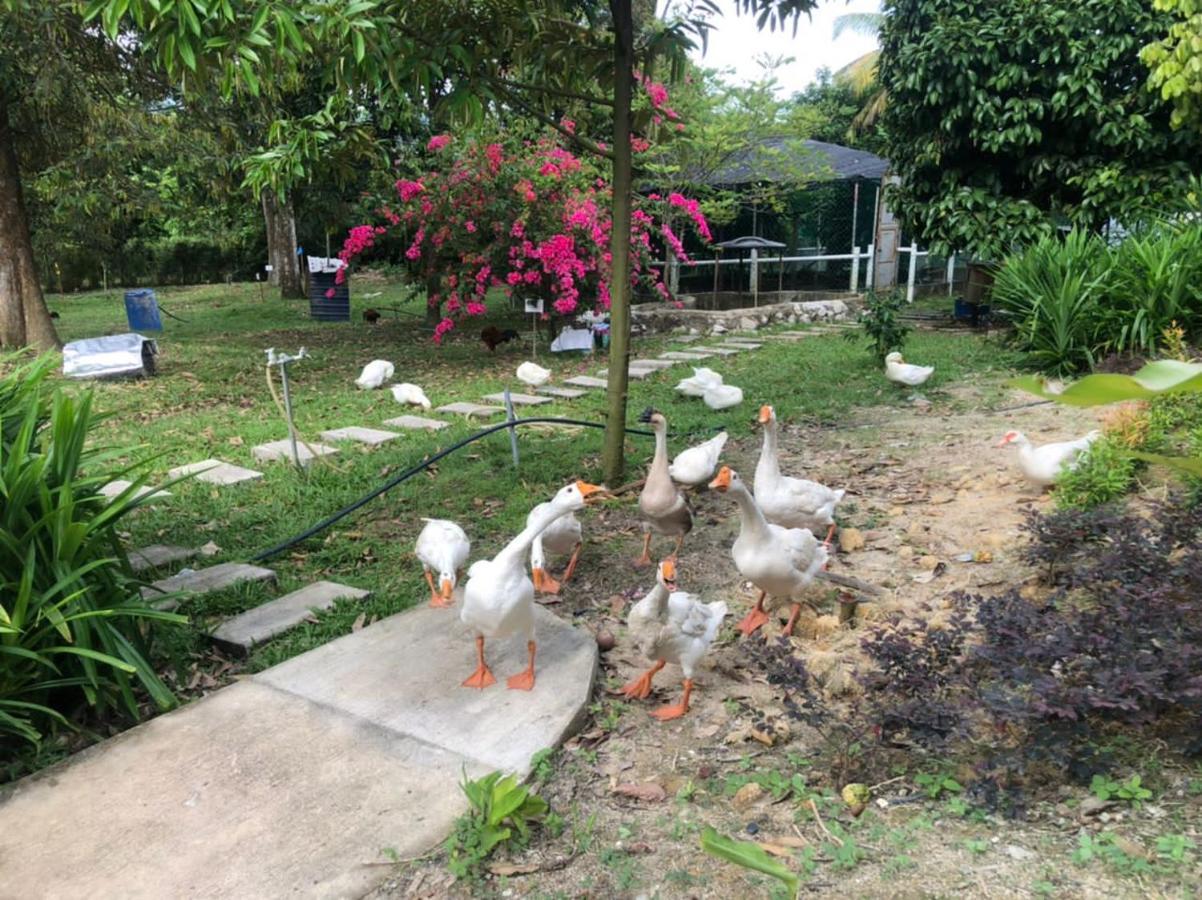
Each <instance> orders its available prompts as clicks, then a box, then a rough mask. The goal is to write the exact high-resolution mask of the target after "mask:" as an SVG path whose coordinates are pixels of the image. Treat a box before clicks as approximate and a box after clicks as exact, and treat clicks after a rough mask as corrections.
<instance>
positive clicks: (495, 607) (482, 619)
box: [459, 481, 600, 691]
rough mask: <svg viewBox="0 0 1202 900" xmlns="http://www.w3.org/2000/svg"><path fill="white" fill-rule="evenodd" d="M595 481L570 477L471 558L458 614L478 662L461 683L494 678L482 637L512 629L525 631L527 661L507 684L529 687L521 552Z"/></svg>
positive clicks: (527, 588)
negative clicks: (513, 530)
mask: <svg viewBox="0 0 1202 900" xmlns="http://www.w3.org/2000/svg"><path fill="white" fill-rule="evenodd" d="M599 490H600V488H599V487H597V486H596V485H592V484H588V483H587V482H584V481H575V482H573V483H572V484H569V485H567V486H565V487H563V488H561V489H560V490H559V492H558V493H557V494H556V495H555V496H554V497H552V498H551V500H550V502H548V503H544V504H542V506H543V511H542V512H541V513H540V514H539V515H538V516H534V517H532V518H534V521H533V522H528V523H527V525H526V527H525V528H524V529H523V530H522V531H521V533H520V534H518V535H517V536H516V537H515V538H514V539H513V540H511V541H510V542H509V543H508V544H506V545H505V547H504V549H502V550H501V552H500V553H498V554H497V555H496V556H494V557H493V558H492V559H481V560H477V561H476V562H474V563H472V567H471V568H470V569H468V571H467V584H466V585H464V588H463V609H462V610H461V611H460V613H459V616H460V618H461V619H463V621H464V623H465V624H466V625H467V626H468V627H470V628H471V629H472V630H473V631H475V632H476V658H477V660H478V665H477V666H476V671H475V672H473V673H472V674H471V675H470V676H469V677H468V679H467V680H466V681H464V682H463V686H464V687H474V688H486V687H488V686H489V685H490V684H495V683H496V679H495V678H494V677H493V674H492V672H490V671H489V670H488V666H486V665H485V664H484V639H485V638H486V637H489V638H504V637H508V636H510V635H512V634H524V635H525V636H526V649H527V652H528V653H529V654H530V662H529V665H528V666H527V667H526V669H525V671H523V672H520V673H519V674H517V675H514V676H513V677H511V678H510V679H509V680H508V682H507V684H508V686H509V687H510V688H511V689H512V690H519V691H528V690H531V689H532V688H533V687H534V655H535V651H536V645H535V641H534V585H533V583H531V581H530V577H529V576H528V575H527V574H526V567H525V565H524V561H525V557H526V551H527V550H529V549H530V545H531V544H532V543H534V539H535V537H537V536H538V534H539V532H541V531H542V530H543V529H544V528H546V527H547V526H548V525H550V524H551V523H552V522H554V521H555V520H556V519H558V518H559V517H560V516H562V515H566V514H567V513H569V512H573V511H575V510H578V509H584V505H585V501H586V498H588V497H589V496H590V495H592V494H594V493H596V492H597V491H599Z"/></svg>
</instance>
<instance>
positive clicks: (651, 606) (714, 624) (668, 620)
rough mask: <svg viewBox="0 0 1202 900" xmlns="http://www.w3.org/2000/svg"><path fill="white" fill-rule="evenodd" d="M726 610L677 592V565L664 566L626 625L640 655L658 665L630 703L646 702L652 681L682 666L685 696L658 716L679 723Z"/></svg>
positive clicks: (631, 693) (631, 687)
mask: <svg viewBox="0 0 1202 900" xmlns="http://www.w3.org/2000/svg"><path fill="white" fill-rule="evenodd" d="M725 618H726V604H725V603H723V602H722V601H721V600H718V601H715V602H713V603H702V602H701V601H700V599H698V597H697V595H696V594H689V593H685V592H684V591H678V590H676V561H675V560H673V559H665V560H662V561H661V562H660V564H659V569H658V571H657V572H656V574H655V587H653V588H652V589H651V592H650V593H648V594H647V596H645V597H644V598H643V599H642V600H640V601H639V602H638V603H636V604H635V605H634V606H633V607H632V608H631V610H630V615H629V616H628V617H627V619H626V625H627V627H628V628H629V629H630V634H631V636H632V637H633V638H634V640H635V642H636V643H637V644H638V648H639V652H640V653H642V654H643V656H645V657H647V659H649V660H652V661H653V662H654V665H653V666H652V667H651V668H650V669H648V670H647V671H646V672H644V673H643V674H642V675H641V676H639V677H638V678H636V679H635V680H634V681H632V682H630V684H628V685H626V686H625V687H624V688H622V693H623V694H625V695H626V699H627V700H635V699H637V700H645V699H647V697H648V696H649V695H650V693H651V679H652V678H654V677H655V673H656V672H658V671H659V670H660V669H662V668H663V667H664V665H665V664H666V663H679V664H680V667H681V669H682V670H684V694H683V696H682V697H681V699H680V703H678V704H676V705H675V706H664V707H661V708H660V709H656V710H653V711H652V713H651V715H653V716H655V718H657V719H659V720H660V721H666V720H668V719H677V718H679V717H680V716H683V715H684V714H685V713H686V712H688V711H689V696H690V695H691V694H692V693H693V673H694V671H696V668H697V664H698V663H699V662H701V659H702V658H703V657H704V656H705V654H706V651H708V650H709V648H710V644H712V643H713V642H714V638H715V637H717V636H718V629H719V628H721V627H722V620H723V619H725Z"/></svg>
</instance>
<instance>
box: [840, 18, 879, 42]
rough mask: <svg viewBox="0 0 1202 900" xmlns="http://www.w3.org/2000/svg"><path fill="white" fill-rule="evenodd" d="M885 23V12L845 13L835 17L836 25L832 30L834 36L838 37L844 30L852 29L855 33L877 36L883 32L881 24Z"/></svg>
mask: <svg viewBox="0 0 1202 900" xmlns="http://www.w3.org/2000/svg"><path fill="white" fill-rule="evenodd" d="M884 24H885V14H884V13H879V12H875V13H872V12H857V13H844V14H843V15H841V16H839V17H838V18H837V19H835V27H834V30H833V32H832V36H833V37H835V38H838V37H839V36H840V35H841V34H843V32H845V31H850V32H852V33H853V34H862V35H864V36H865V37H876V36H877V35H878V34H880V33H881V26H882V25H884Z"/></svg>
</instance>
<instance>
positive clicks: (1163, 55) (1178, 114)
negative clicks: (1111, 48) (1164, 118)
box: [1140, 0, 1202, 130]
mask: <svg viewBox="0 0 1202 900" xmlns="http://www.w3.org/2000/svg"><path fill="white" fill-rule="evenodd" d="M1152 4H1153V6H1155V7H1156V9H1158V10H1161V11H1162V12H1166V13H1169V14H1171V15H1172V16H1173V17H1174V18H1173V21H1172V23H1171V24H1170V25H1169V28H1168V35H1167V36H1166V37H1163V38H1161V39H1160V40H1158V41H1156V42H1154V43H1151V44H1149V45H1148V46H1146V47H1144V49H1143V50H1142V51H1141V53H1140V56H1141V57H1142V58H1143V61H1144V62H1145V63H1147V64H1148V66H1149V67H1150V68H1151V70H1152V74H1151V77H1150V78H1149V79H1148V85H1149V86H1150V87H1151V88H1152V89H1153V90H1156V91H1159V92H1160V96H1161V99H1163V100H1165V101H1167V102H1170V103H1172V104H1173V127H1174V128H1183V127H1191V128H1193V129H1194V130H1199V129H1202V0H1152Z"/></svg>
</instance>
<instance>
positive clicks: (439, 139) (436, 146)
mask: <svg viewBox="0 0 1202 900" xmlns="http://www.w3.org/2000/svg"><path fill="white" fill-rule="evenodd" d="M449 143H451V136H450V135H449V134H436V135H434V137H432V138H430V141H429V143H427V144H426V149H427V150H429V151H430V152H431V153H437V152H438V151H439V150H442V149H443V148H445V147H446V146H447V145H448V144H449Z"/></svg>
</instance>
